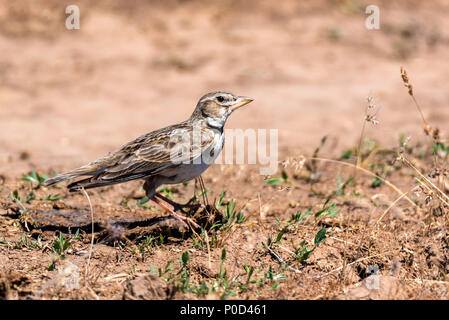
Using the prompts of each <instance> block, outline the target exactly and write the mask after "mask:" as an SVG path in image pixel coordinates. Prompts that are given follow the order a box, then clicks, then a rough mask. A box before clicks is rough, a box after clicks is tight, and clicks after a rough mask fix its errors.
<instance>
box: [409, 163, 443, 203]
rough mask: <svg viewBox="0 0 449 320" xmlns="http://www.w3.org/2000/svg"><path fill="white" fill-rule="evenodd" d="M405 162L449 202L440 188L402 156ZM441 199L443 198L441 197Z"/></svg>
mask: <svg viewBox="0 0 449 320" xmlns="http://www.w3.org/2000/svg"><path fill="white" fill-rule="evenodd" d="M402 159H403V161H404V162H405V163H406V164H407V165H408V166H410V168H412V169H413V170H414V171H415V172H416V173H418V175H419V176H420V177H421V178H423V179H424V180H425V181H426V182H427V183H428V184H429V185H431V186H432V188H434V189H435V190H437V191H438V192H439V193H440V195H441V196H442V197H443V198H445V199H446V200H447V201H449V197H448V196H447V195H446V193H444V192H443V191H442V190H441V189H440V188H438V187H437V186H436V185H435V184H434V183H433V182H432V181H430V180H429V179H428V178H427V177H426V176H425V175H423V174H422V173H421V171H419V170H418V168H416V167H415V166H414V165H413V164H412V163H411V162H410V160H408V159H407V158H406V157H405V156H402ZM440 198H441V197H440ZM441 200H443V199H441ZM443 202H444V203H445V204H446V205H448V202H446V201H444V200H443Z"/></svg>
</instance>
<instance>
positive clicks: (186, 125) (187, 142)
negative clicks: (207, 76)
mask: <svg viewBox="0 0 449 320" xmlns="http://www.w3.org/2000/svg"><path fill="white" fill-rule="evenodd" d="M251 101H253V99H251V98H248V97H239V96H235V95H233V94H231V93H228V92H221V91H218V92H211V93H208V94H206V95H204V96H203V97H202V98H201V99H200V100H199V101H198V104H197V106H196V108H195V111H194V112H193V114H192V115H191V117H190V118H189V119H188V120H186V121H184V122H181V123H178V124H175V125H172V126H169V127H166V128H163V129H159V130H156V131H153V132H150V133H147V134H145V135H143V136H141V137H139V138H137V139H135V140H133V141H131V142H129V143H127V144H125V145H124V146H122V147H121V148H119V149H117V150H116V151H113V152H111V153H109V154H108V155H106V156H104V157H103V158H100V159H98V160H95V161H93V162H91V163H89V164H87V165H85V166H82V167H80V168H78V169H75V170H72V171H69V172H66V173H62V174H59V175H57V176H55V177H53V178H51V179H48V180H46V181H45V184H46V185H52V184H54V183H57V182H60V181H63V180H68V179H73V178H77V177H82V176H85V177H86V178H84V179H81V180H78V181H75V182H72V183H70V184H69V185H68V186H67V187H68V188H69V190H70V191H77V190H81V189H83V188H84V189H88V188H95V187H102V186H107V185H111V184H116V183H122V182H127V181H131V180H136V179H144V180H145V183H144V185H143V187H144V190H145V192H146V195H147V197H148V198H149V199H151V200H153V201H154V202H155V203H157V204H158V205H160V206H161V207H162V208H163V209H164V210H166V211H168V212H169V213H170V214H172V215H173V216H174V217H176V218H177V219H180V220H181V221H183V220H188V221H189V222H191V223H192V224H193V225H194V226H196V227H197V226H198V225H197V224H196V223H194V222H193V221H192V220H191V219H190V218H187V217H185V216H183V215H181V214H177V213H176V212H175V211H178V209H180V208H184V207H185V205H180V204H177V203H175V202H173V201H171V200H170V199H167V198H165V197H164V196H162V195H161V194H160V193H158V192H157V191H156V190H157V188H158V187H159V186H161V185H163V184H177V183H182V182H186V181H189V180H192V179H195V178H197V177H199V176H200V175H201V174H202V173H203V172H204V171H205V170H206V169H207V168H208V167H209V166H210V165H211V164H212V163H213V162H214V160H215V159H216V158H217V156H218V155H219V154H220V152H221V150H222V149H223V145H224V133H223V127H224V125H225V123H226V120H227V119H228V117H229V115H230V114H231V113H232V112H233V111H235V110H237V109H238V108H240V107H242V106H244V105H246V104H248V103H250V102H251ZM164 202H166V203H168V204H170V205H172V206H173V209H171V208H170V207H168V206H166V205H165V204H164Z"/></svg>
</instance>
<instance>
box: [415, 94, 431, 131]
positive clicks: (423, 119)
mask: <svg viewBox="0 0 449 320" xmlns="http://www.w3.org/2000/svg"><path fill="white" fill-rule="evenodd" d="M411 97H412V100H413V102H414V103H415V106H416V108H417V109H418V112H419V114H420V115H421V119H422V122H423V123H424V126H426V127H427V126H428V124H427V121H426V118H424V114H423V112H422V110H421V107H420V106H419V104H418V101H417V100H416V98H415V96H414V95H413V93H412V94H411Z"/></svg>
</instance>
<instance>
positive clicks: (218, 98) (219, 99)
mask: <svg viewBox="0 0 449 320" xmlns="http://www.w3.org/2000/svg"><path fill="white" fill-rule="evenodd" d="M217 100H218V102H223V101H224V100H225V98H224V97H223V96H218V97H217Z"/></svg>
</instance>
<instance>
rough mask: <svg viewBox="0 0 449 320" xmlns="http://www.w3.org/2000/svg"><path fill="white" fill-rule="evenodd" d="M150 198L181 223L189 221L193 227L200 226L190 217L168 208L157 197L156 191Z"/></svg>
mask: <svg viewBox="0 0 449 320" xmlns="http://www.w3.org/2000/svg"><path fill="white" fill-rule="evenodd" d="M151 200H153V201H154V202H155V203H157V204H158V205H159V206H160V207H161V208H162V209H164V210H165V211H167V212H168V213H170V214H171V215H172V216H173V217H175V218H176V219H178V220H179V221H181V222H182V223H183V224H185V225H186V222H185V221H188V222H190V223H191V224H192V225H193V226H194V227H195V228H199V227H200V226H199V225H198V224H197V223H196V222H195V221H193V220H192V219H190V218H188V217H184V216H182V215H180V214H177V213H176V212H174V211H173V210H172V209H170V208H169V207H167V206H166V205H165V204H164V203H163V202H162V201H161V200H160V199H159V198H157V193H156V194H155V195H154V196H153V197H152V198H151Z"/></svg>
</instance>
